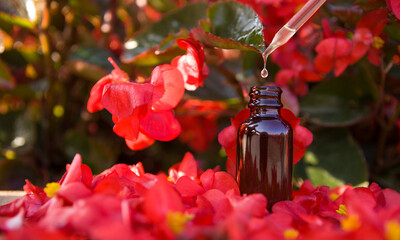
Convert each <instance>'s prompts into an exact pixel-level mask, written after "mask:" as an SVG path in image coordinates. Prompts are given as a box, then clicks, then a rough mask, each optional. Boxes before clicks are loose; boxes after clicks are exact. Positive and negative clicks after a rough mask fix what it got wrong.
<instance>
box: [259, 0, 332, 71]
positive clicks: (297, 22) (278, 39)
mask: <svg viewBox="0 0 400 240" xmlns="http://www.w3.org/2000/svg"><path fill="white" fill-rule="evenodd" d="M325 1H326V0H309V1H308V2H307V3H306V4H305V5H304V6H303V7H302V8H301V9H300V11H298V12H297V13H296V14H295V15H294V16H293V17H292V18H291V19H290V20H289V21H288V22H287V23H286V24H285V25H284V26H283V27H282V28H281V29H280V30H279V31H278V32H277V33H276V34H275V36H274V38H273V39H272V42H271V43H270V44H269V46H268V47H267V49H266V50H265V51H264V53H263V54H262V56H263V59H264V69H263V70H262V71H261V76H262V77H263V78H266V77H267V76H268V71H267V69H266V63H267V58H268V56H269V55H270V54H271V53H272V52H273V51H275V49H277V48H278V47H280V46H282V45H283V44H285V43H286V42H287V41H289V39H290V38H291V37H292V36H293V35H294V34H295V33H296V32H297V30H299V28H300V27H301V26H303V24H304V23H305V22H307V20H308V19H309V18H310V17H311V16H312V15H313V14H314V13H315V12H316V11H317V10H318V9H319V8H320V7H321V6H322V4H324V3H325Z"/></svg>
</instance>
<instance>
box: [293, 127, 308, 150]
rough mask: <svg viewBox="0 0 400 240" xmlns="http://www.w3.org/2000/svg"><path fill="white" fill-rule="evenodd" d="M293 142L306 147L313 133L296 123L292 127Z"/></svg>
mask: <svg viewBox="0 0 400 240" xmlns="http://www.w3.org/2000/svg"><path fill="white" fill-rule="evenodd" d="M294 133H295V134H294V144H296V145H297V146H300V147H304V148H305V147H307V146H309V145H310V144H311V143H312V141H313V134H312V133H311V132H310V130H308V129H307V128H305V127H303V126H300V125H297V126H296V128H295V129H294Z"/></svg>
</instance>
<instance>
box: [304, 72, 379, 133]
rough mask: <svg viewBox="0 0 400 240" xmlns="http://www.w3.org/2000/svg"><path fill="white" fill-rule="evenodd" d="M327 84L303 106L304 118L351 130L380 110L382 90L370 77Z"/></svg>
mask: <svg viewBox="0 0 400 240" xmlns="http://www.w3.org/2000/svg"><path fill="white" fill-rule="evenodd" d="M364 75H365V76H361V75H343V76H341V77H339V78H332V79H327V80H324V81H323V82H321V83H319V84H318V85H317V86H316V87H314V88H313V89H312V90H311V91H310V92H309V94H308V95H307V96H305V97H304V99H303V100H302V101H301V102H300V110H301V112H302V114H304V116H305V118H306V119H307V120H309V121H311V122H313V123H315V124H318V125H323V126H348V125H352V124H355V123H357V122H359V121H361V120H363V119H365V118H366V117H368V116H369V115H370V114H371V113H372V112H373V111H374V110H375V109H376V107H377V103H378V101H379V95H380V94H379V89H378V87H377V86H376V84H375V83H374V81H373V77H372V76H369V75H367V74H364Z"/></svg>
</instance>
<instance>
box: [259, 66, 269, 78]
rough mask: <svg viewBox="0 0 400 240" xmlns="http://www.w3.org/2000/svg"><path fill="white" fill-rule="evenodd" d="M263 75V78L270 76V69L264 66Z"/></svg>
mask: <svg viewBox="0 0 400 240" xmlns="http://www.w3.org/2000/svg"><path fill="white" fill-rule="evenodd" d="M261 77H263V78H267V77H268V70H267V69H266V68H263V70H261Z"/></svg>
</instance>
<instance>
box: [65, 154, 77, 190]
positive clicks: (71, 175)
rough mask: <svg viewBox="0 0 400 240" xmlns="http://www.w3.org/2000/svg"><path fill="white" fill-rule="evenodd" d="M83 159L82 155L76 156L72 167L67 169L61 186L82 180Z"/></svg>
mask: <svg viewBox="0 0 400 240" xmlns="http://www.w3.org/2000/svg"><path fill="white" fill-rule="evenodd" d="M81 165H82V158H81V155H80V154H75V157H74V159H73V160H72V163H71V165H70V166H69V167H68V168H67V172H66V173H65V175H64V176H63V178H62V179H61V181H60V184H61V186H64V185H67V184H69V183H72V182H76V181H80V180H81V179H82V168H81Z"/></svg>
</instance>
